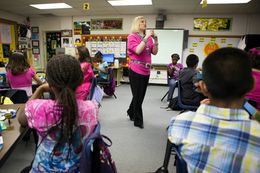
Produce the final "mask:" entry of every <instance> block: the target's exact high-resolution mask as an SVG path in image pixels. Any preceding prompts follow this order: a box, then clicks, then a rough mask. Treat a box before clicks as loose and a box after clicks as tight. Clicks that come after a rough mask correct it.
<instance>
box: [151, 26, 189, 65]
mask: <svg viewBox="0 0 260 173" xmlns="http://www.w3.org/2000/svg"><path fill="white" fill-rule="evenodd" d="M154 32H155V33H156V35H157V36H158V43H159V47H158V48H159V50H158V53H157V55H152V64H154V65H166V64H169V63H171V54H173V53H177V54H179V55H180V58H181V57H182V52H183V34H184V30H177V29H154ZM179 62H181V60H179Z"/></svg>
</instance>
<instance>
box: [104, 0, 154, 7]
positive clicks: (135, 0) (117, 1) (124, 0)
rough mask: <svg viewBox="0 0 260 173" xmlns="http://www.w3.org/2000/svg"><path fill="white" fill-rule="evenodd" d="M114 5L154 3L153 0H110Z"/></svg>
mask: <svg viewBox="0 0 260 173" xmlns="http://www.w3.org/2000/svg"><path fill="white" fill-rule="evenodd" d="M108 2H109V3H110V4H111V5H112V6H128V5H152V4H153V3H152V0H114V1H108Z"/></svg>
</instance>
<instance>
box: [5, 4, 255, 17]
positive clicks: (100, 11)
mask: <svg viewBox="0 0 260 173" xmlns="http://www.w3.org/2000/svg"><path fill="white" fill-rule="evenodd" d="M152 1H153V5H151V6H128V7H113V6H111V5H110V4H109V3H108V2H107V0H0V10H2V11H6V12H10V13H14V14H18V15H22V16H30V17H38V16H44V15H45V16H50V15H54V16H85V15H89V16H99V15H130V14H159V13H163V14H166V15H167V14H222V13H223V14H260V0H252V1H251V2H249V3H248V4H240V5H238V4H236V5H208V6H207V7H206V8H202V7H201V4H200V1H201V0H152ZM54 2H65V3H67V4H69V5H71V6H72V7H73V8H72V9H59V10H38V9H36V8H33V7H30V6H29V4H37V3H54ZM85 2H89V3H90V10H88V11H84V10H83V9H82V7H83V3H85Z"/></svg>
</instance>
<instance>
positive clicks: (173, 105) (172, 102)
mask: <svg viewBox="0 0 260 173" xmlns="http://www.w3.org/2000/svg"><path fill="white" fill-rule="evenodd" d="M168 108H171V109H172V110H176V111H179V110H182V109H181V108H180V107H179V105H178V96H177V97H174V98H172V99H171V100H170V102H169V104H168Z"/></svg>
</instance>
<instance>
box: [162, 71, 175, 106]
mask: <svg viewBox="0 0 260 173" xmlns="http://www.w3.org/2000/svg"><path fill="white" fill-rule="evenodd" d="M170 79H171V78H170V76H169V75H168V72H167V86H168V88H169V80H170ZM176 87H178V82H177V81H176V85H175V88H176ZM168 94H169V89H168V91H167V92H166V93H165V94H164V96H163V97H162V98H161V102H162V101H163V99H164V98H165V97H166V96H167V95H168Z"/></svg>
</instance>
